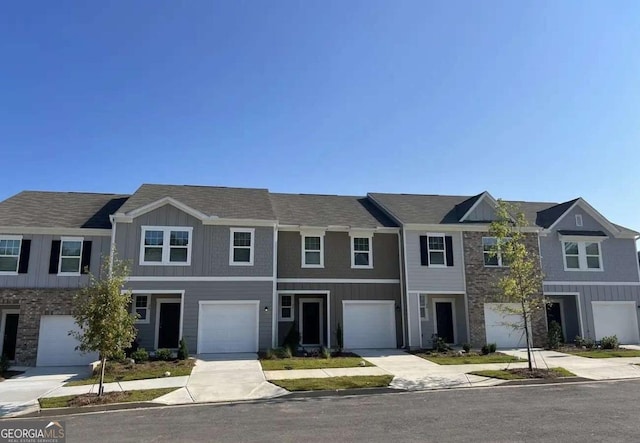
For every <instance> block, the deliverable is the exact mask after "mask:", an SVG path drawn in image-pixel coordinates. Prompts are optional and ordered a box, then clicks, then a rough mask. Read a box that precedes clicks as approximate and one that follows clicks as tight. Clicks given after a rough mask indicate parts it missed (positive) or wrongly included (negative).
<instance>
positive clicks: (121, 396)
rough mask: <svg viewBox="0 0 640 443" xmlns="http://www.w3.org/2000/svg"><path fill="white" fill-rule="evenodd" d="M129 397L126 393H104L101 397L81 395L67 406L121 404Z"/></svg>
mask: <svg viewBox="0 0 640 443" xmlns="http://www.w3.org/2000/svg"><path fill="white" fill-rule="evenodd" d="M128 396H129V393H128V392H105V393H104V394H102V397H98V394H82V395H78V396H77V397H76V398H74V399H73V400H69V403H68V406H88V405H104V404H107V403H121V402H123V401H125V400H126V398H127V397H128Z"/></svg>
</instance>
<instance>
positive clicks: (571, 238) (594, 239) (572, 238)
mask: <svg viewBox="0 0 640 443" xmlns="http://www.w3.org/2000/svg"><path fill="white" fill-rule="evenodd" d="M558 237H560V241H563V242H574V243H583V242H590V243H600V242H603V241H605V240H606V239H608V238H609V236H604V237H602V236H599V235H562V234H558Z"/></svg>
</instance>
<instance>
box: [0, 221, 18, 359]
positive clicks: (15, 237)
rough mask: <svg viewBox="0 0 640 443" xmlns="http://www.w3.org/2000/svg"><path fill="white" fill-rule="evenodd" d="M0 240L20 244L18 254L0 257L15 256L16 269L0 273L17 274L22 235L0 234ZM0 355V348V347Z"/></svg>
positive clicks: (2, 335) (0, 272) (0, 335)
mask: <svg viewBox="0 0 640 443" xmlns="http://www.w3.org/2000/svg"><path fill="white" fill-rule="evenodd" d="M0 240H19V241H20V246H18V255H17V256H15V255H3V256H2V257H16V258H17V260H16V270H15V271H0V275H18V271H19V270H20V257H21V256H22V240H23V239H22V235H5V234H0ZM3 337H4V334H0V340H2V338H3ZM0 355H2V353H1V348H0Z"/></svg>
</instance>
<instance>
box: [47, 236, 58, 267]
mask: <svg viewBox="0 0 640 443" xmlns="http://www.w3.org/2000/svg"><path fill="white" fill-rule="evenodd" d="M59 262H60V240H53V241H52V242H51V256H50V257H49V274H57V273H58V263H59Z"/></svg>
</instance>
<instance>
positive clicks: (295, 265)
mask: <svg viewBox="0 0 640 443" xmlns="http://www.w3.org/2000/svg"><path fill="white" fill-rule="evenodd" d="M399 260H400V254H399V252H398V234H380V233H376V234H374V236H373V269H352V268H351V237H349V233H348V232H331V231H329V232H326V233H325V236H324V268H303V267H302V236H301V235H300V232H292V231H279V232H278V278H376V279H380V278H383V279H399V278H400V262H399Z"/></svg>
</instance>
